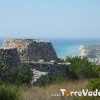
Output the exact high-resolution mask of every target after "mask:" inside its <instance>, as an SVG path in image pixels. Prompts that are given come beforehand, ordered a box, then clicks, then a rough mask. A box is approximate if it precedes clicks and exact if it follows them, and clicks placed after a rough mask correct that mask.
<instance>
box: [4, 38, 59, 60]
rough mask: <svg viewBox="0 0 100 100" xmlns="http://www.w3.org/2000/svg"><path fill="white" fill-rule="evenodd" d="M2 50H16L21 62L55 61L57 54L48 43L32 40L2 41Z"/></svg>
mask: <svg viewBox="0 0 100 100" xmlns="http://www.w3.org/2000/svg"><path fill="white" fill-rule="evenodd" d="M2 47H3V48H5V47H6V48H17V51H18V54H19V55H20V59H21V60H22V61H23V60H25V61H39V60H40V59H43V60H44V61H50V60H55V61H57V59H58V58H57V54H56V52H55V50H54V48H53V46H52V44H51V42H49V41H42V40H34V39H10V40H4V42H3V45H2Z"/></svg>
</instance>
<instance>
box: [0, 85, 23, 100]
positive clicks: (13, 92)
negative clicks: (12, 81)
mask: <svg viewBox="0 0 100 100" xmlns="http://www.w3.org/2000/svg"><path fill="white" fill-rule="evenodd" d="M0 100H22V98H21V95H20V92H19V90H18V88H16V87H14V86H9V85H7V86H6V85H0Z"/></svg>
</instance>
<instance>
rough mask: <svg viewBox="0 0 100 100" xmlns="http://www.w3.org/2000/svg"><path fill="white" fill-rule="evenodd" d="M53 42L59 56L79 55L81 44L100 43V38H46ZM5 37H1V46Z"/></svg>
mask: <svg viewBox="0 0 100 100" xmlns="http://www.w3.org/2000/svg"><path fill="white" fill-rule="evenodd" d="M45 40H49V41H51V42H52V44H53V47H54V49H55V51H56V53H57V55H58V57H61V58H65V57H66V56H78V55H79V47H80V46H81V45H87V44H89V45H93V44H100V39H45ZM2 42H3V39H0V47H1V45H2Z"/></svg>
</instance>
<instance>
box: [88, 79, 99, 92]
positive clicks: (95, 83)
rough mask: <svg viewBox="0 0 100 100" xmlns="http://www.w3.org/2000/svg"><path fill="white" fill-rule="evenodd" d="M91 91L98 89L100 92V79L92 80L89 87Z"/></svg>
mask: <svg viewBox="0 0 100 100" xmlns="http://www.w3.org/2000/svg"><path fill="white" fill-rule="evenodd" d="M87 88H88V89H89V90H92V91H95V90H96V89H98V90H99V91H100V79H91V80H90V81H89V83H88V85H87Z"/></svg>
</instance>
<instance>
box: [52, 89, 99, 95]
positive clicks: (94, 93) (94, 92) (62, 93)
mask: <svg viewBox="0 0 100 100" xmlns="http://www.w3.org/2000/svg"><path fill="white" fill-rule="evenodd" d="M51 96H66V97H69V96H100V91H99V90H98V89H96V90H95V91H89V90H88V89H82V90H81V91H68V90H66V89H60V92H59V93H52V94H51Z"/></svg>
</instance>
